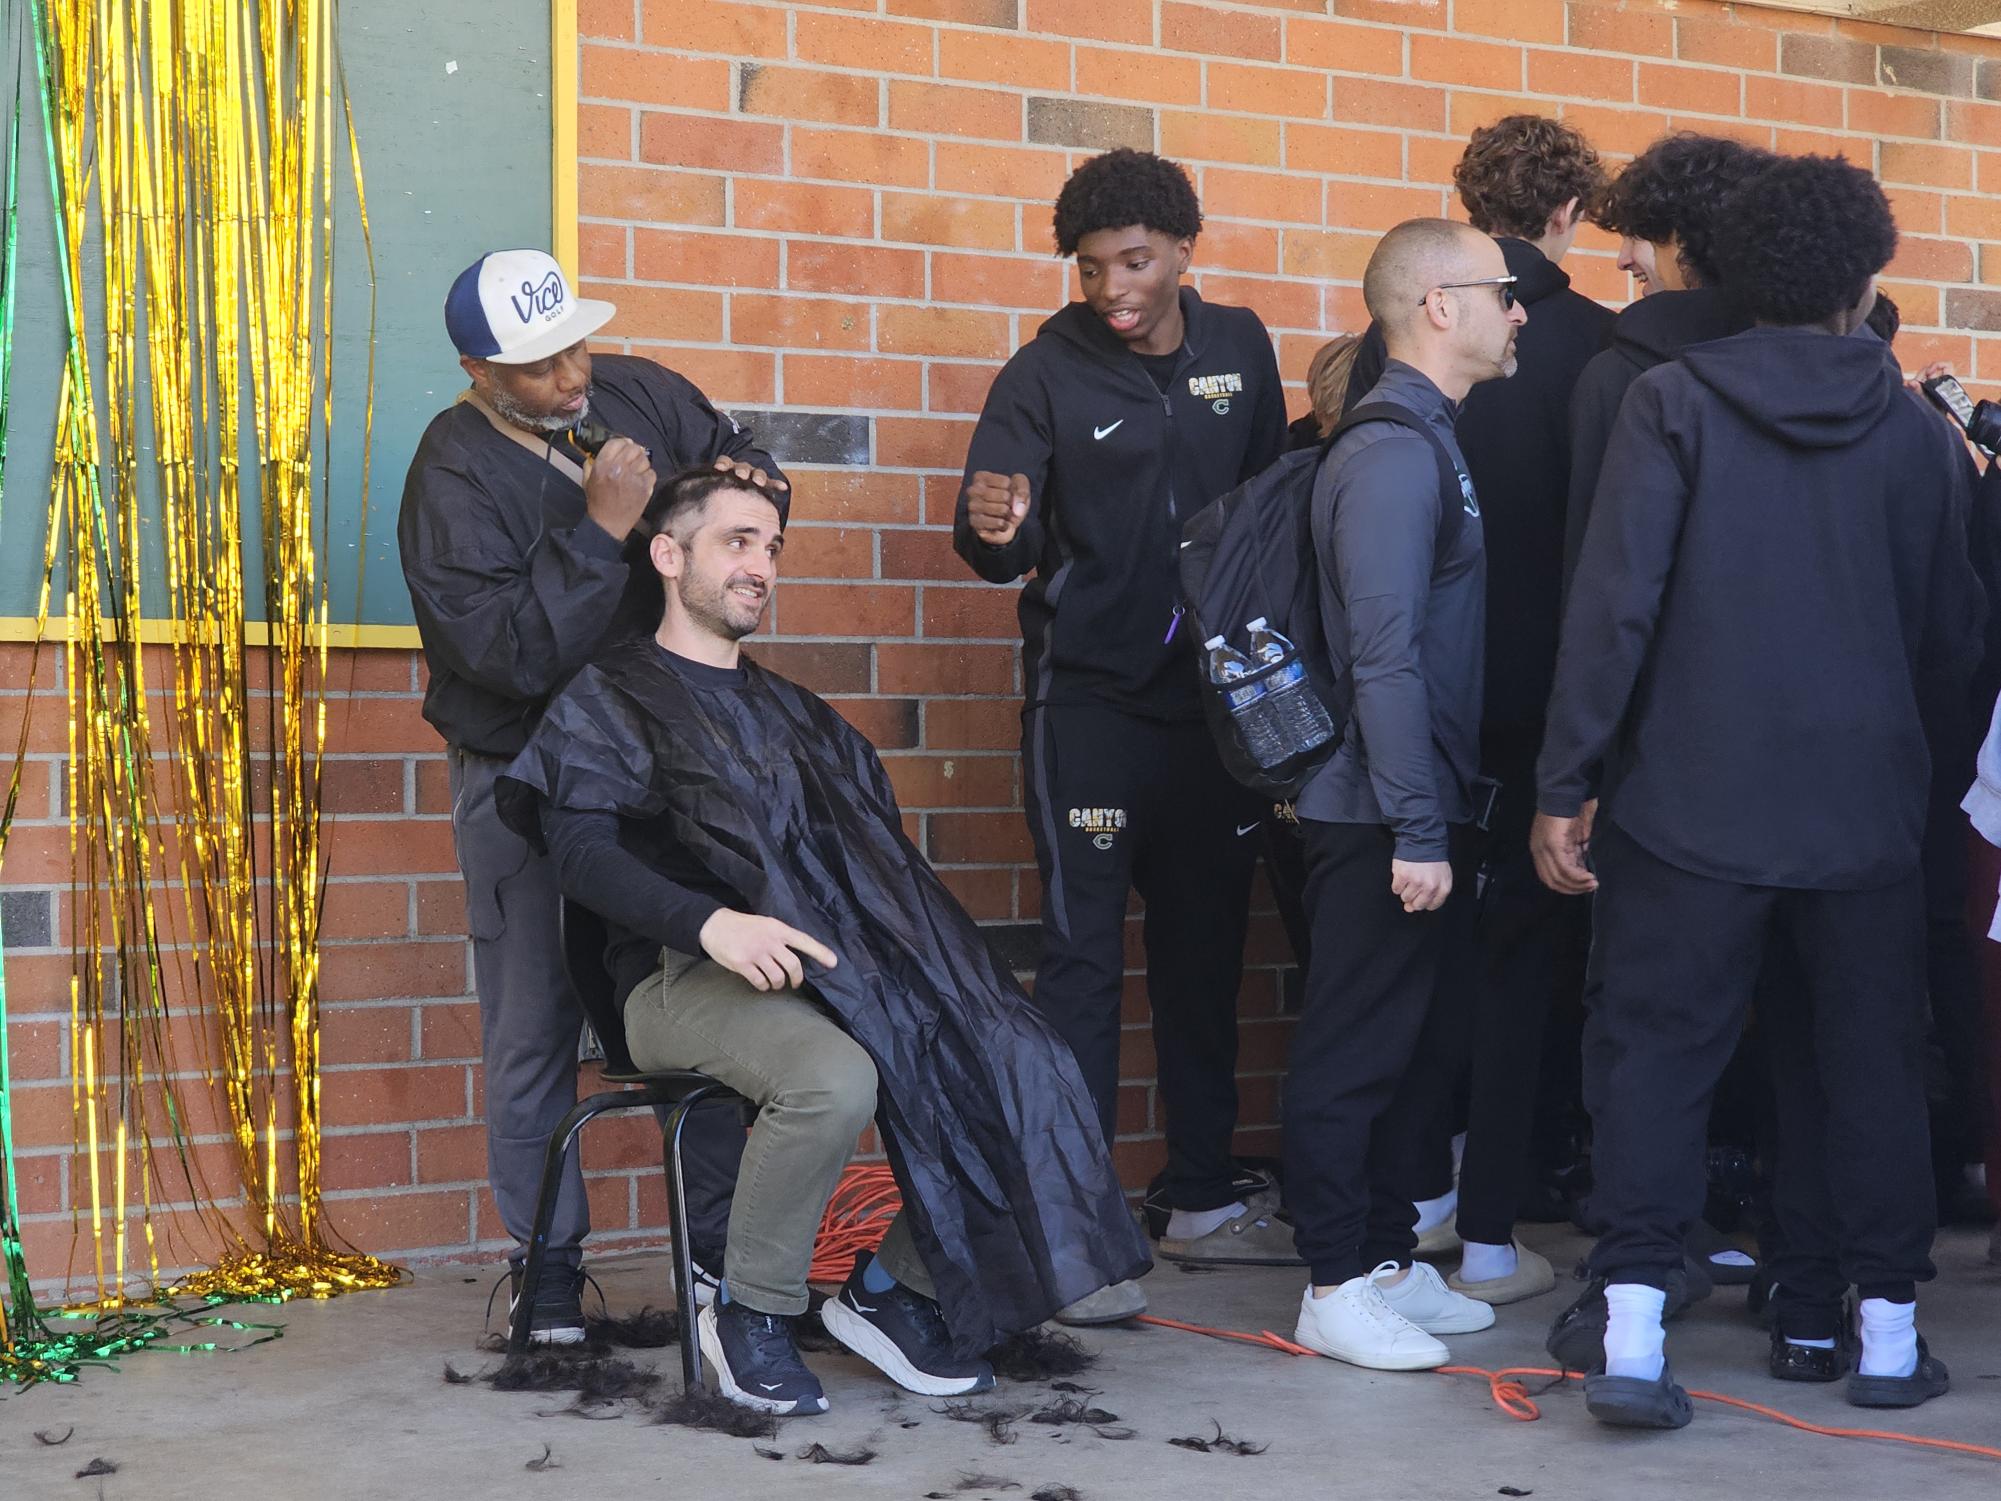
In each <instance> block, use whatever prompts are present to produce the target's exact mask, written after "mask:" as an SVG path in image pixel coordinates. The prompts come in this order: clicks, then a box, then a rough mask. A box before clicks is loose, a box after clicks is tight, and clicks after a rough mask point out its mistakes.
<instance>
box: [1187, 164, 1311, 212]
mask: <svg viewBox="0 0 2001 1501" xmlns="http://www.w3.org/2000/svg"><path fill="white" fill-rule="evenodd" d="M1320 207H1321V192H1320V182H1319V179H1317V178H1314V177H1310V176H1305V175H1301V174H1297V173H1280V172H1246V171H1239V170H1238V169H1236V168H1234V167H1204V168H1203V169H1202V208H1203V211H1204V212H1205V213H1210V214H1216V215H1218V216H1220V217H1222V218H1226V219H1258V220H1265V221H1272V220H1276V221H1278V222H1279V223H1282V224H1318V223H1320Z"/></svg>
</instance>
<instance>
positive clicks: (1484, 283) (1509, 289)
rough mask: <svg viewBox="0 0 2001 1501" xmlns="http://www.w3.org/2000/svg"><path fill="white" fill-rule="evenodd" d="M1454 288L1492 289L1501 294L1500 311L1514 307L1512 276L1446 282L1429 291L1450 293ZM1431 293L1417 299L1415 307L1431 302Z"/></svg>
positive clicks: (1510, 310) (1508, 310)
mask: <svg viewBox="0 0 2001 1501" xmlns="http://www.w3.org/2000/svg"><path fill="white" fill-rule="evenodd" d="M1455 287H1493V288H1494V289H1495V290H1497V291H1498V292H1499V293H1500V294H1501V311H1502V312H1504V313H1507V312H1512V311H1513V310H1514V306H1515V300H1516V299H1515V278H1514V277H1512V276H1488V277H1483V278H1482V279H1480V280H1479V281H1448V282H1443V283H1441V284H1439V285H1438V286H1435V287H1433V288H1432V289H1431V292H1450V291H1451V290H1452V289H1453V288H1455ZM1431 292H1426V293H1425V294H1424V296H1422V297H1420V298H1418V300H1417V305H1418V306H1419V307H1423V306H1424V305H1425V303H1426V302H1428V301H1430V300H1431Z"/></svg>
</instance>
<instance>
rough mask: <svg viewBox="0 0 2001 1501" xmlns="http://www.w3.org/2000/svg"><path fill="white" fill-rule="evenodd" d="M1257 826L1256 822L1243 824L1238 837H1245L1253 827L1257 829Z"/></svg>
mask: <svg viewBox="0 0 2001 1501" xmlns="http://www.w3.org/2000/svg"><path fill="white" fill-rule="evenodd" d="M1256 827H1257V825H1256V824H1254V823H1247V824H1245V825H1244V826H1243V827H1242V828H1241V829H1239V830H1237V837H1238V838H1239V839H1242V838H1243V837H1244V835H1246V834H1248V833H1250V831H1251V830H1252V829H1255V828H1256Z"/></svg>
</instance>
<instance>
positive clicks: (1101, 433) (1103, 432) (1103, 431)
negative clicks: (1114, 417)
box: [1091, 417, 1126, 438]
mask: <svg viewBox="0 0 2001 1501" xmlns="http://www.w3.org/2000/svg"><path fill="white" fill-rule="evenodd" d="M1125 425H1126V419H1125V418H1123V417H1121V418H1119V420H1118V421H1117V422H1114V423H1113V424H1112V425H1111V426H1110V427H1094V428H1092V429H1091V436H1092V437H1094V438H1103V437H1105V436H1107V435H1108V434H1110V433H1113V432H1116V431H1117V430H1118V429H1119V428H1122V427H1124V426H1125Z"/></svg>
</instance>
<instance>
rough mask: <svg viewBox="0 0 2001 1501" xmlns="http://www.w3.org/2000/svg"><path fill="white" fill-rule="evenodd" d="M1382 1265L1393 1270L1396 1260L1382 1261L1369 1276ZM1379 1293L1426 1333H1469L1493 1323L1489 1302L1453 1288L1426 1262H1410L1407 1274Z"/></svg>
mask: <svg viewBox="0 0 2001 1501" xmlns="http://www.w3.org/2000/svg"><path fill="white" fill-rule="evenodd" d="M1383 1267H1388V1268H1389V1269H1390V1270H1391V1271H1392V1272H1394V1271H1395V1270H1396V1263H1395V1262H1391V1261H1386V1262H1384V1263H1383V1265H1382V1266H1379V1267H1377V1268H1376V1269H1375V1270H1374V1271H1373V1272H1371V1273H1369V1276H1370V1277H1371V1278H1375V1277H1380V1276H1382V1275H1383ZM1382 1294H1383V1301H1384V1302H1385V1303H1387V1304H1389V1305H1390V1308H1391V1310H1392V1311H1393V1312H1395V1313H1396V1314H1398V1315H1399V1316H1400V1317H1402V1318H1406V1319H1408V1320H1410V1322H1411V1323H1413V1324H1415V1325H1417V1327H1418V1328H1420V1329H1422V1330H1423V1331H1424V1332H1425V1333H1426V1334H1472V1333H1474V1332H1475V1331H1476V1330H1480V1329H1491V1328H1492V1327H1493V1325H1494V1310H1493V1308H1492V1307H1491V1306H1490V1305H1488V1304H1486V1303H1481V1302H1479V1301H1477V1300H1475V1299H1473V1298H1469V1297H1467V1296H1466V1295H1465V1294H1464V1293H1456V1292H1454V1291H1453V1290H1452V1289H1451V1288H1449V1287H1447V1286H1446V1285H1445V1279H1444V1278H1443V1277H1441V1276H1439V1275H1438V1271H1437V1269H1436V1268H1435V1267H1433V1266H1432V1265H1431V1264H1430V1263H1429V1262H1424V1261H1414V1262H1412V1263H1411V1266H1410V1274H1409V1275H1408V1276H1406V1277H1405V1278H1404V1279H1403V1281H1401V1282H1399V1283H1397V1284H1396V1285H1395V1286H1394V1287H1384V1288H1383V1289H1382Z"/></svg>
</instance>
